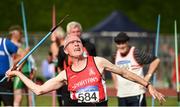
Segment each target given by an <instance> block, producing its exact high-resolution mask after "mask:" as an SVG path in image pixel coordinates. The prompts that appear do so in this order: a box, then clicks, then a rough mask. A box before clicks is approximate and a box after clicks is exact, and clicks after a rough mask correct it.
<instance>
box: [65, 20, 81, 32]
mask: <svg viewBox="0 0 180 107" xmlns="http://www.w3.org/2000/svg"><path fill="white" fill-rule="evenodd" d="M74 27H78V28H79V29H80V31H81V32H82V26H81V24H80V23H79V22H76V21H72V22H69V23H68V24H67V27H66V31H67V33H69V32H70V30H71V28H74Z"/></svg>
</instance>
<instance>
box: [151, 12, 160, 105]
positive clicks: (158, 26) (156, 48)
mask: <svg viewBox="0 0 180 107" xmlns="http://www.w3.org/2000/svg"><path fill="white" fill-rule="evenodd" d="M160 19H161V16H160V14H159V15H158V20H157V32H156V47H155V56H158V49H159V31H160ZM155 82H156V73H154V76H153V85H154V84H155ZM152 107H154V98H153V97H152Z"/></svg>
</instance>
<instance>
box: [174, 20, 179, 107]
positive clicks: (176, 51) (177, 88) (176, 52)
mask: <svg viewBox="0 0 180 107" xmlns="http://www.w3.org/2000/svg"><path fill="white" fill-rule="evenodd" d="M177 40H178V38H177V23H176V20H175V21H174V41H175V60H176V90H177V100H178V105H180V93H179V69H178V65H179V64H178V41H177Z"/></svg>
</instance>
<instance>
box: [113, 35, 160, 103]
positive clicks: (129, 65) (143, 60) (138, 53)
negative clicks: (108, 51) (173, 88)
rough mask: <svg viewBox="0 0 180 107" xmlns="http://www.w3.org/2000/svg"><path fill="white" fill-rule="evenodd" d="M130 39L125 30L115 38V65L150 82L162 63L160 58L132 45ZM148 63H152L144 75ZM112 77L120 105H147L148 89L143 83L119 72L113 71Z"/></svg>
mask: <svg viewBox="0 0 180 107" xmlns="http://www.w3.org/2000/svg"><path fill="white" fill-rule="evenodd" d="M129 40H130V38H129V36H128V35H127V34H126V33H124V32H121V33H119V34H118V35H117V36H116V37H115V38H114V42H115V43H116V47H117V51H116V55H115V65H117V66H118V67H119V68H121V69H126V70H129V71H130V72H132V73H135V74H136V75H138V76H140V77H142V78H144V80H145V81H147V82H149V81H150V79H151V77H152V75H153V73H154V72H155V71H156V69H157V67H158V65H159V63H160V59H159V58H157V57H155V56H154V55H152V54H149V53H146V52H145V51H142V50H139V49H137V48H136V47H134V46H130V45H129ZM146 64H150V65H149V69H148V71H147V73H146V74H145V76H144V74H143V66H144V65H146ZM112 77H113V80H114V84H115V88H116V89H117V97H118V105H119V106H146V98H145V92H146V89H145V88H144V87H143V86H142V85H139V84H137V83H134V82H132V81H129V80H128V79H125V78H122V77H121V76H119V75H117V74H113V73H112Z"/></svg>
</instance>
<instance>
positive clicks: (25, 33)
mask: <svg viewBox="0 0 180 107" xmlns="http://www.w3.org/2000/svg"><path fill="white" fill-rule="evenodd" d="M21 13H22V19H23V28H24V36H25V44H26V48H28V47H29V41H28V34H27V25H26V17H25V9H24V3H23V1H21ZM27 64H28V70H29V72H31V65H30V62H29V61H27ZM31 95H32V96H31V97H32V98H31V99H32V106H33V107H35V98H34V94H33V92H32V94H31Z"/></svg>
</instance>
